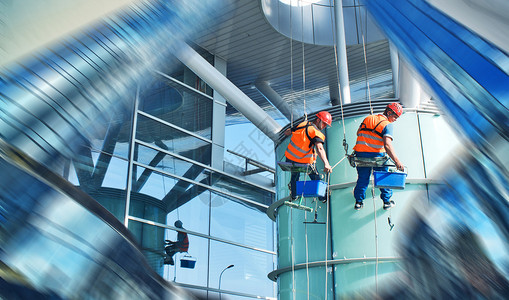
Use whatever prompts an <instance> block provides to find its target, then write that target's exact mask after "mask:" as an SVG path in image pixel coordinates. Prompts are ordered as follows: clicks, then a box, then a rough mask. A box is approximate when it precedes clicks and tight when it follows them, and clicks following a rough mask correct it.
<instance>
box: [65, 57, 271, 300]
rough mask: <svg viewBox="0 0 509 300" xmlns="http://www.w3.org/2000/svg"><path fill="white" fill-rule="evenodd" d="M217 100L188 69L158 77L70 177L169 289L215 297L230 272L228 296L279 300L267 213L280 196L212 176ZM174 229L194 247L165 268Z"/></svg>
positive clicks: (78, 162)
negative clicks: (125, 231)
mask: <svg viewBox="0 0 509 300" xmlns="http://www.w3.org/2000/svg"><path fill="white" fill-rule="evenodd" d="M182 81H183V82H182ZM211 94H212V91H211V90H210V88H209V87H208V86H207V85H205V84H204V83H203V82H202V81H201V80H199V78H198V77H197V76H195V75H194V74H193V73H192V72H191V71H190V70H188V69H186V68H184V67H183V68H182V70H181V71H174V72H173V73H172V76H169V75H166V74H162V73H159V72H157V73H156V74H154V76H153V78H152V79H151V80H149V83H148V84H147V85H144V87H143V88H140V90H139V91H138V93H137V94H136V95H133V98H136V101H135V102H136V103H137V107H133V110H132V111H131V114H130V115H129V114H126V115H123V116H121V117H119V118H118V120H117V121H114V122H112V123H111V124H109V126H108V130H107V132H105V137H104V138H103V139H97V140H94V142H93V143H92V145H91V147H88V148H85V147H84V148H83V149H82V151H81V155H80V156H79V158H77V159H75V160H74V161H73V162H72V163H71V164H68V166H67V168H66V169H65V174H66V177H67V178H68V180H69V181H71V182H72V183H73V184H75V185H77V186H79V187H80V188H81V189H82V190H84V191H86V192H87V193H89V194H90V195H91V196H93V197H94V198H95V199H96V200H97V201H98V202H99V203H100V204H101V205H103V206H104V207H105V208H107V209H108V210H109V211H110V212H112V213H113V214H114V215H115V217H116V218H118V219H119V220H120V221H122V222H124V223H125V222H127V226H128V228H129V230H130V231H131V232H132V233H133V234H134V237H135V239H136V241H137V242H138V243H139V244H140V245H141V249H142V253H143V254H144V255H145V257H146V259H147V260H148V263H149V265H150V266H151V267H152V269H154V270H155V271H156V272H157V273H158V274H159V275H161V276H163V278H164V279H166V280H167V281H171V282H174V283H176V284H181V285H183V286H185V287H186V288H189V289H192V290H199V291H202V292H203V293H205V295H207V294H208V295H209V296H215V295H217V293H218V290H219V276H220V275H221V272H222V270H223V269H224V268H225V267H227V266H229V265H231V264H233V265H234V267H232V268H231V270H230V269H228V271H226V272H225V273H224V275H222V276H221V277H222V281H223V282H222V285H221V287H220V289H221V293H222V294H224V295H228V296H230V297H240V298H242V299H249V298H257V297H275V293H276V291H275V283H273V282H272V281H270V280H269V279H268V278H267V274H268V273H269V272H271V271H272V270H273V269H274V268H275V264H276V262H275V260H276V258H275V251H276V250H275V246H274V232H275V224H274V223H273V222H272V221H271V220H270V219H268V218H267V216H266V214H265V211H266V209H267V207H268V206H269V205H270V204H272V202H273V201H274V192H273V191H272V190H271V189H270V188H265V187H260V186H258V185H254V184H251V183H249V182H247V181H245V180H243V179H239V178H237V177H235V176H232V175H229V174H227V173H225V172H223V171H221V170H218V169H214V168H212V167H211V163H212V162H211V149H212V126H213V123H214V122H213V121H214V120H213V118H212V115H213V113H212V112H213V106H214V104H215V102H214V100H213V98H212V97H211ZM126 210H127V211H128V213H127V215H126V213H125V212H126ZM177 220H180V221H181V222H182V224H183V226H182V227H183V230H184V231H185V232H186V233H187V236H188V240H189V248H188V251H187V252H177V253H176V254H175V255H174V256H173V259H174V265H170V264H165V261H164V260H165V256H166V252H165V240H169V241H175V240H176V239H177V231H176V229H177V228H176V227H175V222H176V221H177ZM186 261H194V264H195V265H194V268H187V267H186V266H185V263H186ZM209 290H210V291H209Z"/></svg>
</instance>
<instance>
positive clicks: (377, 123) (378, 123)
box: [353, 115, 390, 152]
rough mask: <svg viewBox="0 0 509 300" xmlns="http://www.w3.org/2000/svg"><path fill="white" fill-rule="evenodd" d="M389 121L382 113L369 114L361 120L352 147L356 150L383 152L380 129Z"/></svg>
mask: <svg viewBox="0 0 509 300" xmlns="http://www.w3.org/2000/svg"><path fill="white" fill-rule="evenodd" d="M389 123H390V122H389V121H388V120H387V117H385V116H384V115H370V116H367V117H366V118H365V119H364V121H362V124H361V126H360V127H359V132H358V134H357V142H356V143H355V146H354V147H353V149H354V150H355V151H357V152H385V147H384V140H383V137H382V131H383V130H384V128H385V126H387V125H388V124H389Z"/></svg>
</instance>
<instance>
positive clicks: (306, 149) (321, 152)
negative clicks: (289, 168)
mask: <svg viewBox="0 0 509 300" xmlns="http://www.w3.org/2000/svg"><path fill="white" fill-rule="evenodd" d="M316 117H317V118H316V119H315V120H314V121H313V122H309V121H307V120H306V121H304V122H301V123H300V124H298V125H297V126H294V127H293V128H289V129H287V130H286V131H285V135H287V136H289V135H290V134H291V135H292V137H291V139H290V144H288V148H286V152H285V157H286V161H287V162H294V163H301V164H309V165H310V166H309V167H310V173H309V178H311V180H319V179H320V174H319V173H318V171H317V170H316V167H315V162H316V156H317V154H318V156H319V157H320V159H321V160H322V161H323V163H324V171H325V172H326V173H330V172H332V168H331V166H330V164H329V161H328V160H327V154H326V153H325V149H324V148H323V143H324V142H325V135H324V134H323V133H322V130H323V129H324V128H325V127H327V126H331V124H332V116H331V114H330V113H329V112H327V111H321V112H319V113H317V114H316ZM299 178H300V173H299V172H292V175H291V179H290V184H289V185H290V196H291V199H292V201H293V200H295V199H297V196H298V195H297V191H296V182H297V181H298V180H299ZM319 199H320V201H322V202H325V201H326V199H327V198H326V197H320V198H319Z"/></svg>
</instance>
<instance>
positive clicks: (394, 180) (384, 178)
mask: <svg viewBox="0 0 509 300" xmlns="http://www.w3.org/2000/svg"><path fill="white" fill-rule="evenodd" d="M373 176H374V177H375V187H376V188H383V189H397V190H402V189H404V188H405V180H406V176H407V173H404V172H384V171H374V172H373Z"/></svg>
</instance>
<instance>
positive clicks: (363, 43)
mask: <svg viewBox="0 0 509 300" xmlns="http://www.w3.org/2000/svg"><path fill="white" fill-rule="evenodd" d="M359 10H360V7H359ZM359 18H360V22H359V23H360V25H361V36H362V51H363V54H364V67H365V70H366V93H367V94H366V98H368V101H369V111H370V112H371V114H373V106H372V105H371V90H370V86H369V73H368V56H367V52H366V41H365V38H364V28H363V26H362V14H361V12H360V11H359ZM366 22H367V18H366ZM367 31H368V28H367V24H366V34H367Z"/></svg>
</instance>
